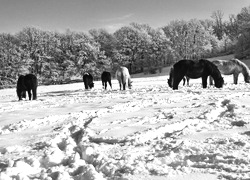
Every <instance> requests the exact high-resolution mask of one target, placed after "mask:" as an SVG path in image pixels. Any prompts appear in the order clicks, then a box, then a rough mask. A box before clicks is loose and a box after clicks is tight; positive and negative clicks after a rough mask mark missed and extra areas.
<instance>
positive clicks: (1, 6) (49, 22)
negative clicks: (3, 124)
mask: <svg viewBox="0 0 250 180" xmlns="http://www.w3.org/2000/svg"><path fill="white" fill-rule="evenodd" d="M248 6H250V0H0V32H1V33H2V32H5V33H15V32H18V31H20V30H22V29H23V28H24V27H30V26H31V27H36V28H39V29H42V30H50V31H59V32H64V31H65V30H66V29H70V30H72V31H84V32H87V31H88V30H90V29H94V28H95V29H99V28H105V29H107V30H108V31H109V32H113V31H114V30H116V29H118V28H119V27H121V26H124V25H128V24H129V23H131V22H136V23H146V24H149V25H150V26H151V27H153V28H157V27H161V26H165V25H167V24H168V23H169V22H170V21H172V20H176V19H179V20H181V19H183V20H190V19H193V18H196V19H210V18H211V14H212V12H213V11H216V10H221V11H222V12H223V13H224V18H225V19H228V16H229V14H235V15H236V14H237V13H239V12H240V11H241V9H242V8H243V7H248Z"/></svg>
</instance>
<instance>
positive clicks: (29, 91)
mask: <svg viewBox="0 0 250 180" xmlns="http://www.w3.org/2000/svg"><path fill="white" fill-rule="evenodd" d="M28 95H29V100H31V89H29V90H28Z"/></svg>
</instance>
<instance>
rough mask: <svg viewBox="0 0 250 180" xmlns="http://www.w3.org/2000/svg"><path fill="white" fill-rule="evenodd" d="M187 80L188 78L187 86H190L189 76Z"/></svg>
mask: <svg viewBox="0 0 250 180" xmlns="http://www.w3.org/2000/svg"><path fill="white" fill-rule="evenodd" d="M186 78H187V86H189V79H190V78H189V77H187V76H186Z"/></svg>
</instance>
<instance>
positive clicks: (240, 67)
mask: <svg viewBox="0 0 250 180" xmlns="http://www.w3.org/2000/svg"><path fill="white" fill-rule="evenodd" d="M212 63H214V64H215V65H216V66H217V67H218V69H219V71H220V72H221V74H224V75H233V79H234V84H237V83H238V77H239V74H240V73H242V75H243V76H244V81H245V82H246V83H250V71H249V68H248V67H247V65H246V64H245V63H243V62H241V61H240V60H238V59H230V60H212ZM211 83H212V81H211V79H210V84H211Z"/></svg>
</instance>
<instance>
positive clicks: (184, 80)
mask: <svg viewBox="0 0 250 180" xmlns="http://www.w3.org/2000/svg"><path fill="white" fill-rule="evenodd" d="M182 80H183V86H184V85H185V82H186V78H185V77H184V78H183V79H182Z"/></svg>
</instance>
